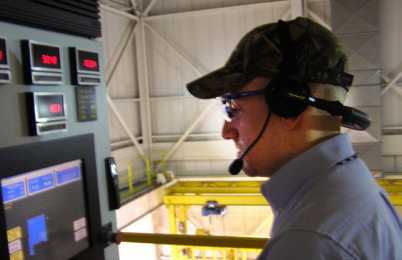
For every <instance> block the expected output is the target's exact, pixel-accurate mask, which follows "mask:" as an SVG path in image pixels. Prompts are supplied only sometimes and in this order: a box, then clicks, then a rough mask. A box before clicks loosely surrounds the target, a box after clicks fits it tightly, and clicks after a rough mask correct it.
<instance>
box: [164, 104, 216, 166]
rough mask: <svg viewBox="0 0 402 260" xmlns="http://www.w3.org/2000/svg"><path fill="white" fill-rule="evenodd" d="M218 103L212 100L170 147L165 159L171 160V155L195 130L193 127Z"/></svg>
mask: <svg viewBox="0 0 402 260" xmlns="http://www.w3.org/2000/svg"><path fill="white" fill-rule="evenodd" d="M215 106H216V104H215V103H214V102H211V103H210V104H209V105H208V106H207V107H206V108H205V109H204V111H202V113H201V114H200V115H199V116H198V117H197V118H196V119H195V120H194V122H193V123H192V124H191V125H190V126H189V127H188V128H187V130H186V132H184V134H183V135H182V136H181V137H180V139H179V141H177V142H176V143H175V144H174V145H173V147H172V148H171V149H170V151H169V152H168V153H167V154H166V157H165V160H166V161H167V160H169V158H170V156H172V154H173V153H174V152H176V150H177V148H179V147H180V145H181V144H182V143H183V142H184V140H186V138H187V137H188V136H189V135H190V133H191V132H192V131H193V129H194V128H195V127H196V126H197V125H198V123H199V122H200V121H201V120H202V119H203V118H204V116H206V115H207V114H208V113H209V111H210V110H211V108H212V107H215Z"/></svg>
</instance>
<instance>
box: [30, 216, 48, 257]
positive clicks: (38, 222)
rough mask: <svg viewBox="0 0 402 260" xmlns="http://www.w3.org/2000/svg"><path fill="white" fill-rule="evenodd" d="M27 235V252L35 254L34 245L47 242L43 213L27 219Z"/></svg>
mask: <svg viewBox="0 0 402 260" xmlns="http://www.w3.org/2000/svg"><path fill="white" fill-rule="evenodd" d="M27 224H28V236H29V253H30V254H31V255H35V246H36V245H38V244H40V243H42V242H47V231H46V217H45V215H44V214H41V215H39V216H36V217H34V218H31V219H29V220H28V221H27Z"/></svg>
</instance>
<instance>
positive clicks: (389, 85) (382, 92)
mask: <svg viewBox="0 0 402 260" xmlns="http://www.w3.org/2000/svg"><path fill="white" fill-rule="evenodd" d="M401 77H402V71H401V72H399V73H398V75H396V77H395V78H393V79H392V80H391V82H390V83H388V84H387V86H386V87H385V88H384V89H383V90H382V91H381V96H382V95H384V94H385V92H387V91H388V90H389V89H390V88H391V87H393V86H394V84H395V83H396V82H397V81H398V80H399V79H400V78H401Z"/></svg>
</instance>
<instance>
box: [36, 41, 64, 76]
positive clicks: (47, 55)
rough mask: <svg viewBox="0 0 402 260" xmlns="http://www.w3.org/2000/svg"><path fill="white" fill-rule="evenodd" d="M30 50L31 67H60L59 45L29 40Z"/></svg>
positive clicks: (57, 68)
mask: <svg viewBox="0 0 402 260" xmlns="http://www.w3.org/2000/svg"><path fill="white" fill-rule="evenodd" d="M30 52H31V66H32V67H33V69H46V70H48V69H50V70H52V69H54V70H60V69H61V65H60V48H59V47H56V46H50V45H44V44H38V43H33V42H31V44H30Z"/></svg>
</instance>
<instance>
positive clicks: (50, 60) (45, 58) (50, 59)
mask: <svg viewBox="0 0 402 260" xmlns="http://www.w3.org/2000/svg"><path fill="white" fill-rule="evenodd" d="M42 63H43V64H54V65H57V63H58V59H57V57H56V56H49V55H45V54H43V55H42Z"/></svg>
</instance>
